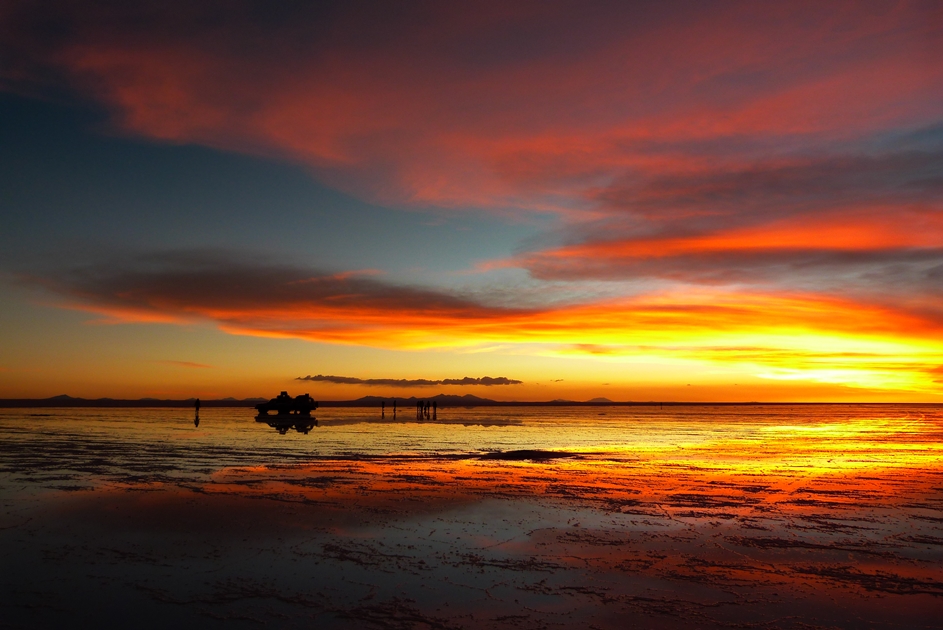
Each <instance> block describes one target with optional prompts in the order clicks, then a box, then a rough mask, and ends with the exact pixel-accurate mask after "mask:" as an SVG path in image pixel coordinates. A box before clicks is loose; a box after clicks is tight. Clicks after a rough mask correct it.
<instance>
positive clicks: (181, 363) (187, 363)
mask: <svg viewBox="0 0 943 630" xmlns="http://www.w3.org/2000/svg"><path fill="white" fill-rule="evenodd" d="M154 363H163V364H164V365H174V366H176V367H185V368H211V367H213V366H212V365H206V364H205V363H194V362H193V361H155V362H154Z"/></svg>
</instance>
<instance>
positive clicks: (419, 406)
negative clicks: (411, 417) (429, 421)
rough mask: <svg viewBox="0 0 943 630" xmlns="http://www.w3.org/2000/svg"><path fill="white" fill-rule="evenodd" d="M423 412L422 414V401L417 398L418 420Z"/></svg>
mask: <svg viewBox="0 0 943 630" xmlns="http://www.w3.org/2000/svg"><path fill="white" fill-rule="evenodd" d="M421 414H422V401H421V400H417V401H416V420H419V418H421V417H422V416H421Z"/></svg>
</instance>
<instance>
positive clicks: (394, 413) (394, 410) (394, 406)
mask: <svg viewBox="0 0 943 630" xmlns="http://www.w3.org/2000/svg"><path fill="white" fill-rule="evenodd" d="M393 419H394V420H396V399H395V398H394V399H393Z"/></svg>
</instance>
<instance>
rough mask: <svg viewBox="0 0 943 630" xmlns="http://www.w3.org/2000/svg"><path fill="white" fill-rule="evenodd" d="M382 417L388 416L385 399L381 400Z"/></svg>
mask: <svg viewBox="0 0 943 630" xmlns="http://www.w3.org/2000/svg"><path fill="white" fill-rule="evenodd" d="M380 417H381V418H385V417H386V401H385V400H384V401H382V402H380Z"/></svg>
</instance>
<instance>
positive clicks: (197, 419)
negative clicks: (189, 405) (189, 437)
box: [193, 398, 200, 427]
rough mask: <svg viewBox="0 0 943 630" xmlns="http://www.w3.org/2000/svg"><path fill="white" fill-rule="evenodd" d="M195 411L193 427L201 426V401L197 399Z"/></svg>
mask: <svg viewBox="0 0 943 630" xmlns="http://www.w3.org/2000/svg"><path fill="white" fill-rule="evenodd" d="M193 409H194V410H195V412H194V414H193V426H195V427H198V426H200V399H199V398H197V399H196V401H195V402H194V403H193Z"/></svg>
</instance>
